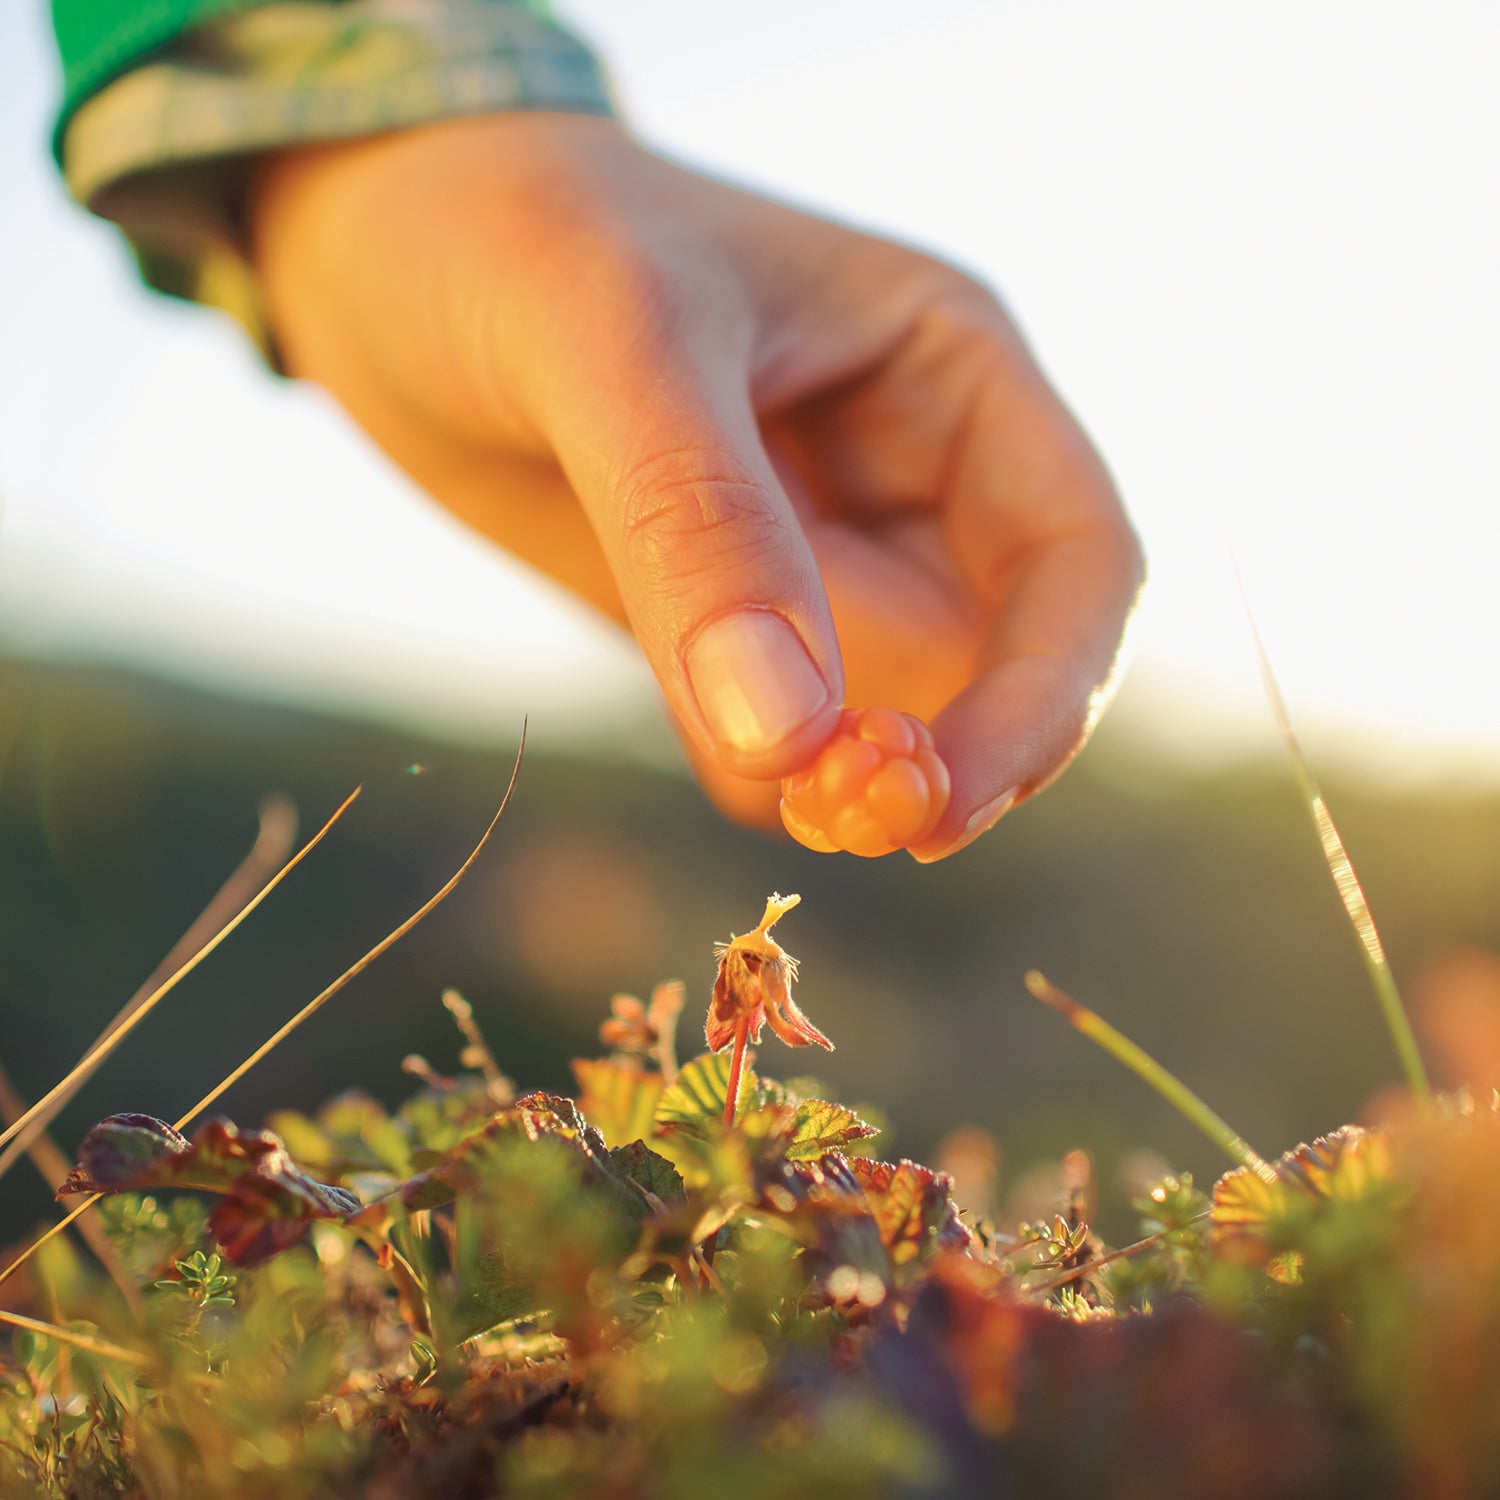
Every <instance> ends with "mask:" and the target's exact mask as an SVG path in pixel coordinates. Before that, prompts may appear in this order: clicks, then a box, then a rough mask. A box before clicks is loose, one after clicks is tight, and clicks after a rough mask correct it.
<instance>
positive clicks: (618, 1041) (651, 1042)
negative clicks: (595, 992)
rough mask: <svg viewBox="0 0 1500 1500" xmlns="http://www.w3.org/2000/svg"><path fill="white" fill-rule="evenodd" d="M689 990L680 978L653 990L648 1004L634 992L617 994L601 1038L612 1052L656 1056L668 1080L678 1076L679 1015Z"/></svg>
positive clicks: (611, 1004)
mask: <svg viewBox="0 0 1500 1500" xmlns="http://www.w3.org/2000/svg"><path fill="white" fill-rule="evenodd" d="M685 998H686V990H685V989H684V987H683V985H682V983H681V982H680V981H679V980H675V979H673V980H669V981H668V982H666V983H665V984H659V985H657V986H656V988H655V989H654V990H652V991H651V1003H650V1005H649V1006H647V1005H644V1004H642V1002H641V1001H639V1000H637V999H636V997H635V996H634V995H616V996H615V997H614V998H613V999H612V1000H611V1001H610V1002H609V1007H610V1011H611V1012H612V1014H611V1015H610V1017H609V1019H608V1020H607V1021H605V1022H603V1023H602V1024H601V1026H600V1027H599V1040H600V1042H602V1043H603V1044H604V1046H606V1047H608V1048H609V1049H610V1050H611V1051H613V1052H629V1053H634V1054H637V1055H639V1056H643V1057H651V1058H654V1059H655V1060H656V1064H657V1066H658V1067H659V1068H660V1069H661V1075H662V1077H663V1078H664V1079H666V1081H667V1082H668V1083H671V1082H672V1080H673V1079H674V1078H675V1077H676V1076H677V1017H678V1016H679V1015H680V1014H681V1013H682V1005H683V1001H684V999H685Z"/></svg>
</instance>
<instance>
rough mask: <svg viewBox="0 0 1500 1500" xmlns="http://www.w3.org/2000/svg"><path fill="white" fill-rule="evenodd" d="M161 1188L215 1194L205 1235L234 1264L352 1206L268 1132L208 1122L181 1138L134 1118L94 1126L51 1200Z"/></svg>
mask: <svg viewBox="0 0 1500 1500" xmlns="http://www.w3.org/2000/svg"><path fill="white" fill-rule="evenodd" d="M167 1187H170V1188H199V1189H201V1190H203V1191H206V1192H210V1193H216V1194H219V1195H220V1197H219V1202H218V1203H217V1205H216V1206H215V1208H214V1210H213V1212H212V1213H210V1214H209V1216H208V1229H209V1233H210V1234H212V1235H213V1237H214V1238H215V1239H216V1240H217V1241H218V1243H219V1245H220V1246H221V1247H222V1249H223V1251H224V1254H225V1257H226V1258H227V1259H228V1260H229V1261H230V1262H231V1263H232V1264H234V1265H238V1266H253V1265H258V1264H259V1263H260V1262H261V1261H264V1260H268V1259H269V1258H270V1257H271V1256H273V1255H275V1254H277V1253H278V1252H279V1251H281V1250H285V1249H286V1248H287V1247H288V1246H290V1245H293V1244H296V1242H297V1241H298V1240H300V1239H301V1238H302V1237H303V1235H305V1234H306V1233H307V1230H308V1228H309V1226H310V1225H311V1224H312V1222H313V1220H315V1219H344V1218H347V1217H348V1216H349V1215H350V1214H352V1213H355V1212H357V1211H358V1209H359V1207H360V1201H359V1199H358V1198H356V1197H355V1196H354V1194H353V1193H350V1192H348V1191H346V1190H345V1189H344V1188H340V1187H334V1186H332V1185H330V1184H328V1183H323V1182H317V1181H315V1180H314V1179H313V1178H311V1177H309V1176H308V1175H307V1173H306V1172H304V1171H303V1170H302V1169H301V1168H300V1167H299V1166H297V1164H296V1163H295V1162H294V1161H293V1160H292V1159H291V1157H290V1156H289V1155H288V1154H287V1150H286V1147H285V1146H284V1145H283V1144H282V1142H281V1140H280V1138H279V1137H278V1136H276V1135H275V1134H273V1133H272V1132H271V1131H269V1130H256V1131H241V1130H240V1129H239V1128H238V1127H237V1126H235V1125H233V1124H231V1123H230V1122H229V1121H228V1120H209V1121H207V1122H206V1123H205V1124H203V1125H202V1126H201V1127H199V1129H198V1131H197V1132H196V1133H195V1134H194V1136H193V1138H192V1139H191V1140H189V1139H188V1138H187V1137H185V1136H184V1135H182V1134H181V1133H180V1132H178V1131H176V1130H174V1129H173V1128H172V1127H171V1126H170V1125H168V1124H166V1123H165V1122H164V1121H162V1120H158V1119H155V1118H153V1117H152V1116H151V1115H139V1114H125V1115H111V1116H110V1117H109V1118H108V1119H106V1120H101V1121H100V1122H99V1124H98V1125H96V1126H94V1128H93V1129H92V1130H91V1131H89V1133H88V1134H87V1135H86V1136H85V1137H84V1138H83V1143H82V1145H81V1146H80V1148H79V1164H78V1166H77V1167H75V1168H74V1170H73V1171H72V1172H71V1173H70V1174H69V1176H68V1179H67V1181H66V1182H64V1183H63V1185H62V1186H61V1187H60V1188H59V1189H58V1191H57V1196H58V1197H59V1198H61V1197H64V1196H65V1195H67V1194H70V1193H96V1192H98V1193H114V1192H121V1191H129V1190H136V1189H140V1188H167Z"/></svg>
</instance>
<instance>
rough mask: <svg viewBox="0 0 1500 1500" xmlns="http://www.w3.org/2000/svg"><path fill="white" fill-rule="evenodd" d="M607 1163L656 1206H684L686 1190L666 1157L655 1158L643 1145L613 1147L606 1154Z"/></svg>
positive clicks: (647, 1147) (646, 1146) (641, 1142)
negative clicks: (607, 1157) (651, 1199)
mask: <svg viewBox="0 0 1500 1500" xmlns="http://www.w3.org/2000/svg"><path fill="white" fill-rule="evenodd" d="M609 1159H610V1161H611V1162H613V1163H614V1166H615V1170H616V1171H617V1172H618V1173H619V1174H620V1176H622V1177H625V1178H628V1179H629V1180H630V1181H631V1182H633V1183H635V1185H636V1186H637V1187H640V1188H644V1189H645V1190H646V1191H647V1192H648V1193H650V1194H651V1195H652V1197H654V1198H656V1199H657V1200H658V1201H659V1202H661V1203H664V1204H669V1205H670V1204H673V1203H686V1202H687V1190H686V1189H685V1188H684V1187H683V1185H682V1177H681V1175H680V1174H679V1172H678V1171H677V1168H676V1167H674V1166H673V1165H672V1163H671V1162H669V1161H668V1160H667V1159H666V1157H664V1156H658V1155H657V1154H656V1152H655V1151H653V1150H652V1149H651V1148H650V1147H649V1146H648V1145H647V1144H646V1143H645V1142H644V1141H632V1142H631V1143H630V1145H628V1146H616V1147H615V1149H614V1150H613V1151H611V1152H610V1153H609Z"/></svg>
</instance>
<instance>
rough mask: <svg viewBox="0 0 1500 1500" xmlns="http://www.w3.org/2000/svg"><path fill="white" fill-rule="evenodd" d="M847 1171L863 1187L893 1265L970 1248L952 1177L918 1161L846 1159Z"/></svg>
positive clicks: (969, 1236) (970, 1237)
mask: <svg viewBox="0 0 1500 1500" xmlns="http://www.w3.org/2000/svg"><path fill="white" fill-rule="evenodd" d="M848 1167H849V1170H850V1171H851V1172H852V1173H853V1174H854V1176H855V1177H856V1178H857V1179H858V1181H859V1183H860V1185H861V1186H862V1187H863V1188H864V1192H865V1201H866V1202H867V1203H868V1205H869V1208H870V1212H871V1214H873V1215H874V1218H875V1223H876V1226H877V1227H878V1229H879V1230H880V1240H881V1243H882V1244H883V1245H884V1246H885V1247H886V1250H887V1251H888V1252H889V1254H890V1257H891V1264H892V1265H894V1266H903V1265H905V1264H907V1263H908V1262H909V1261H913V1260H918V1259H920V1258H922V1257H924V1256H925V1255H927V1254H928V1253H929V1252H930V1251H932V1250H934V1249H939V1248H942V1249H967V1248H968V1247H969V1245H970V1244H971V1243H972V1236H971V1235H970V1233H969V1230H968V1227H967V1226H966V1225H965V1224H964V1222H963V1220H962V1219H960V1218H959V1216H958V1208H957V1206H956V1205H955V1204H954V1202H953V1197H952V1193H953V1179H952V1178H951V1177H949V1176H948V1175H947V1174H946V1173H945V1172H934V1171H933V1170H932V1169H931V1168H930V1167H924V1166H921V1165H919V1164H918V1163H917V1162H914V1161H906V1160H902V1161H898V1162H889V1161H867V1160H866V1159H865V1158H864V1157H859V1156H855V1157H850V1158H848Z"/></svg>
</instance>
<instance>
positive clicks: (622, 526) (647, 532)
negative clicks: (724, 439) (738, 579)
mask: <svg viewBox="0 0 1500 1500" xmlns="http://www.w3.org/2000/svg"><path fill="white" fill-rule="evenodd" d="M616 500H617V507H618V525H619V535H620V538H621V545H622V547H623V550H624V554H625V557H624V561H625V564H626V566H627V567H629V568H631V569H633V570H637V571H638V572H639V574H640V576H642V577H643V578H645V579H657V580H671V581H672V585H673V586H674V587H680V586H681V585H682V584H683V583H690V582H692V581H694V580H696V579H697V578H700V577H701V576H703V575H704V574H708V573H732V572H734V571H736V570H739V569H745V568H749V567H754V566H758V565H760V564H761V563H762V562H763V561H764V559H765V556H766V553H767V551H768V550H771V549H774V548H777V547H779V546H780V545H781V544H782V543H783V541H784V540H785V536H786V523H785V521H784V520H783V519H782V518H781V517H780V516H779V515H778V514H777V513H776V512H775V510H774V509H773V508H772V507H771V506H770V505H769V504H768V501H767V496H766V493H765V490H764V488H763V486H762V485H761V484H760V483H759V481H758V480H756V479H755V478H754V477H753V476H752V475H750V474H749V473H747V472H746V471H745V469H744V466H743V465H742V464H739V463H737V462H736V461H735V460H734V459H732V458H731V457H729V456H727V455H725V454H722V453H720V452H718V451H717V450H714V449H704V448H682V449H673V450H670V451H667V452H662V453H657V454H652V455H651V456H649V457H648V458H646V459H644V460H641V461H640V462H638V463H637V464H635V465H634V466H633V467H632V468H631V469H630V470H629V471H628V472H627V473H626V474H625V475H624V476H623V477H622V480H621V482H620V484H619V486H618V488H617V491H616Z"/></svg>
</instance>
